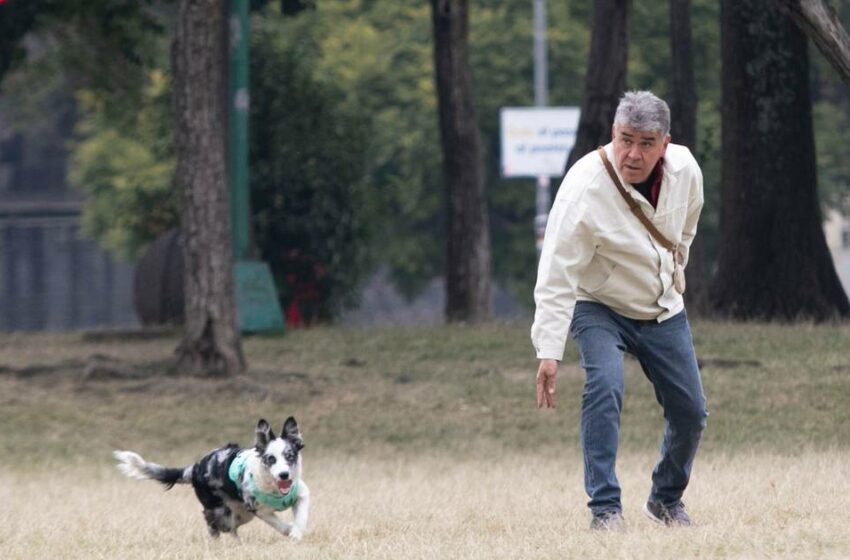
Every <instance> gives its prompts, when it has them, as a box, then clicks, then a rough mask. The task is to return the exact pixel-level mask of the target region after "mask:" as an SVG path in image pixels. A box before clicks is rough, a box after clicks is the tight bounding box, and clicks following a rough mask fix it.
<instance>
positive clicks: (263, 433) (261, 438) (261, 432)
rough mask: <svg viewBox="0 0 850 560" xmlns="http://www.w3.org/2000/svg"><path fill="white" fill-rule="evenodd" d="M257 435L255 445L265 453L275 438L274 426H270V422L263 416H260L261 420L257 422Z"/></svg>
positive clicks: (260, 451)
mask: <svg viewBox="0 0 850 560" xmlns="http://www.w3.org/2000/svg"><path fill="white" fill-rule="evenodd" d="M256 436H257V437H256V439H255V440H254V447H256V448H257V451H258V452H259V453H264V452H265V450H266V446H268V444H269V442H270V441H271V440H273V439H274V432H272V427H271V426H269V423H268V422H266V421H265V420H264V419H263V418H260V421H259V422H257V431H256Z"/></svg>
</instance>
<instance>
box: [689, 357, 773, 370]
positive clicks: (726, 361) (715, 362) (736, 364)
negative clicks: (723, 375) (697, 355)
mask: <svg viewBox="0 0 850 560" xmlns="http://www.w3.org/2000/svg"><path fill="white" fill-rule="evenodd" d="M697 364H698V365H699V368H700V369H705V368H717V369H735V368H740V367H761V362H760V361H758V360H735V359H730V358H702V359H698V360H697Z"/></svg>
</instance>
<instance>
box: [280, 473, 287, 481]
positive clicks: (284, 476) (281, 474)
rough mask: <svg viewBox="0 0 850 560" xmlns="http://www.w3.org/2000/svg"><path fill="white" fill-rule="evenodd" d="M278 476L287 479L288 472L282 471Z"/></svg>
mask: <svg viewBox="0 0 850 560" xmlns="http://www.w3.org/2000/svg"><path fill="white" fill-rule="evenodd" d="M278 476H279V477H280V479H281V480H288V479H289V473H288V472H282V473H280V474H279V475H278Z"/></svg>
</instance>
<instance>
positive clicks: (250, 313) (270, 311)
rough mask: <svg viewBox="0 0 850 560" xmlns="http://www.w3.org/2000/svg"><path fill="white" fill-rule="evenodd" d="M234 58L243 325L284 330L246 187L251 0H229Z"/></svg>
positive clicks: (236, 231)
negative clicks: (254, 247)
mask: <svg viewBox="0 0 850 560" xmlns="http://www.w3.org/2000/svg"><path fill="white" fill-rule="evenodd" d="M229 23H230V25H229V36H230V60H229V75H230V79H229V87H228V90H229V97H228V98H229V100H230V102H229V103H228V106H229V110H228V134H227V154H228V155H227V163H228V175H229V177H228V178H229V183H230V218H231V220H230V222H231V227H232V232H233V259H234V267H233V268H234V280H235V285H236V308H237V312H238V315H239V329H240V330H241V331H247V332H259V331H282V330H283V329H284V323H283V313H282V312H281V309H280V302H279V301H278V298H277V290H276V289H275V285H274V279H273V278H272V274H271V270H270V269H269V266H268V265H267V264H266V263H264V262H260V261H256V260H249V257H250V254H249V253H250V243H251V235H250V229H249V227H250V226H249V224H250V212H251V208H250V204H249V194H248V193H249V185H248V116H249V113H248V111H249V108H250V93H249V87H248V47H249V45H250V32H251V29H250V19H249V15H248V0H230V22H229Z"/></svg>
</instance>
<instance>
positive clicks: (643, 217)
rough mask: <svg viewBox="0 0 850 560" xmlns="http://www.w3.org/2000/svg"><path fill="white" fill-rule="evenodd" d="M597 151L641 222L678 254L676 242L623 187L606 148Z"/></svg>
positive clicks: (664, 244)
mask: <svg viewBox="0 0 850 560" xmlns="http://www.w3.org/2000/svg"><path fill="white" fill-rule="evenodd" d="M596 151H597V152H598V153H599V157H601V158H602V163H604V164H605V169H606V170H607V171H608V175H609V176H610V177H611V180H612V181H614V185H615V186H616V187H617V190H618V191H620V194H621V195H623V199H624V200H625V201H626V204H628V205H629V210H631V211H632V214H634V215H635V217H636V218H637V219H638V220H640V223H642V224H643V226H644V227H645V228H646V229H647V231H649V233H650V234H651V235H652V237H654V238H655V240H656V241H658V242H659V243H661V245H662V247H664V248H665V249H667V250H668V251H670V252H671V253H673V254H674V255H676V254H677V253H676V248H677V247H676V244H675V243H671V242H670V241H668V240H667V238H666V237H664V234H662V233H661V232H660V231H658V228H657V227H655V224H653V223H652V222H651V221H650V220H649V218H647V217H646V214H644V213H643V210H641V209H640V203H639V202H638V201H637V200H635V199H634V197H633V196H631V195H630V194H629V193H628V192H626V188H625V187H623V184H622V183H621V182H620V178H619V177H617V172H616V171H614V166H613V165H611V162H610V161H608V155H607V154H606V153H605V148H603V147H602V146H600V147H599V148H598V149H597V150H596Z"/></svg>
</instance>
